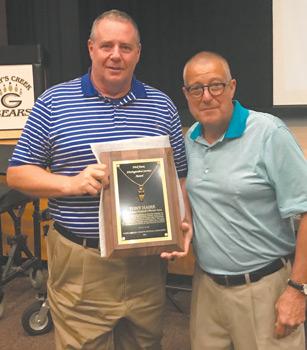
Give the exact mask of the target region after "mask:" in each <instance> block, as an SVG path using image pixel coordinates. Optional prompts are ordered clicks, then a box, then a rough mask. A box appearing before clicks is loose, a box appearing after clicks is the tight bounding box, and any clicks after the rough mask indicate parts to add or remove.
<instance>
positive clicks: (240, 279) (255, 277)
mask: <svg viewBox="0 0 307 350" xmlns="http://www.w3.org/2000/svg"><path fill="white" fill-rule="evenodd" d="M292 257H293V255H288V256H285V257H282V258H279V259H276V260H274V261H273V262H271V263H270V264H269V265H266V266H264V267H262V268H261V269H259V270H256V271H252V272H249V273H245V274H242V275H215V274H212V273H209V272H206V271H204V272H205V273H206V274H207V275H208V276H209V277H211V278H212V279H213V281H214V282H216V283H217V284H220V285H222V286H227V287H231V286H239V285H242V284H246V283H250V282H256V281H259V280H260V279H261V278H262V277H264V276H267V275H270V274H271V273H273V272H276V271H278V270H280V269H281V268H282V267H284V266H285V265H286V263H287V261H288V260H290V259H291V258H292Z"/></svg>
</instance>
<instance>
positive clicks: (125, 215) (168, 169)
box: [101, 148, 183, 257]
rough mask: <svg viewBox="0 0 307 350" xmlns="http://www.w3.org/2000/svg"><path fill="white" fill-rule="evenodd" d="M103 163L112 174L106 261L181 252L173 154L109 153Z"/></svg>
mask: <svg viewBox="0 0 307 350" xmlns="http://www.w3.org/2000/svg"><path fill="white" fill-rule="evenodd" d="M101 159H102V162H103V163H106V164H107V165H108V168H109V171H110V186H109V188H108V189H105V190H104V224H105V225H104V226H105V241H106V252H107V256H111V257H124V256H133V255H152V254H160V253H161V252H163V251H173V250H177V251H182V244H183V243H182V237H181V236H182V232H181V219H180V215H179V201H178V192H177V190H178V189H177V183H176V173H175V171H176V170H175V167H174V164H173V158H172V150H171V149H168V148H167V149H146V150H137V151H116V152H108V153H103V154H102V155H101Z"/></svg>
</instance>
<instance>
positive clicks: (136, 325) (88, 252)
mask: <svg viewBox="0 0 307 350" xmlns="http://www.w3.org/2000/svg"><path fill="white" fill-rule="evenodd" d="M47 242H48V246H47V251H48V269H49V279H48V299H49V303H50V310H51V315H52V318H53V321H54V325H55V335H56V348H57V349H93V350H100V349H101V350H113V349H116V350H138V349H140V350H145V349H148V350H157V349H160V348H161V346H160V341H161V337H162V316H163V310H164V302H165V276H166V268H165V267H166V266H165V263H164V262H163V261H161V259H160V257H158V256H150V257H136V258H128V259H108V260H107V259H102V258H101V257H100V255H99V251H98V250H97V249H92V248H84V247H82V246H80V245H78V244H75V243H72V242H71V241H69V240H67V239H66V238H64V237H63V236H61V235H60V234H59V233H58V232H57V231H56V230H54V229H53V228H51V229H50V230H49V233H48V241H47Z"/></svg>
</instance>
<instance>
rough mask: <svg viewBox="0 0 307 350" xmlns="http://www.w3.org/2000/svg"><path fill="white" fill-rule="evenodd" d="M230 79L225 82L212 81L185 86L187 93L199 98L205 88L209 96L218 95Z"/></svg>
mask: <svg viewBox="0 0 307 350" xmlns="http://www.w3.org/2000/svg"><path fill="white" fill-rule="evenodd" d="M229 82H230V81H228V82H226V83H212V84H208V85H191V86H185V89H186V90H187V92H188V94H189V95H190V96H192V97H195V98H200V97H202V96H203V94H204V91H205V89H206V88H207V89H208V91H209V93H210V95H211V96H214V97H216V96H220V95H222V93H223V92H224V90H225V87H226V85H228V84H229Z"/></svg>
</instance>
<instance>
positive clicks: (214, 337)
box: [190, 263, 305, 350]
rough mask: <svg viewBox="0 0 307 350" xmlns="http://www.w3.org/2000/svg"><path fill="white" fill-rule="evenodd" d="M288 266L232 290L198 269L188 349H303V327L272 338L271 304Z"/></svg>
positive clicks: (287, 274) (287, 273)
mask: <svg viewBox="0 0 307 350" xmlns="http://www.w3.org/2000/svg"><path fill="white" fill-rule="evenodd" d="M290 269H291V266H290V263H288V265H287V266H286V267H284V268H282V269H281V270H279V271H277V272H275V273H272V274H271V275H269V276H266V277H263V278H262V279H261V280H259V281H257V282H254V283H249V284H246V285H242V286H236V287H224V286H221V285H218V284H216V283H215V282H214V281H213V280H212V279H211V278H210V277H208V275H206V274H205V273H204V272H203V271H202V270H201V269H200V268H199V267H198V266H196V271H195V275H194V279H193V292H192V303H191V320H190V326H191V345H192V350H230V349H235V350H305V337H304V326H303V325H301V326H300V327H298V328H297V329H296V330H295V331H294V332H293V333H291V334H290V335H289V336H288V337H285V338H282V339H276V338H274V323H275V309H274V305H275V303H276V300H277V299H278V297H279V295H280V294H281V293H282V291H283V290H284V288H285V286H286V281H287V278H288V276H289V273H290Z"/></svg>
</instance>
